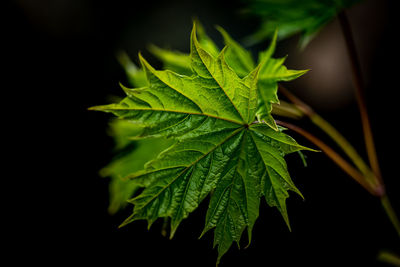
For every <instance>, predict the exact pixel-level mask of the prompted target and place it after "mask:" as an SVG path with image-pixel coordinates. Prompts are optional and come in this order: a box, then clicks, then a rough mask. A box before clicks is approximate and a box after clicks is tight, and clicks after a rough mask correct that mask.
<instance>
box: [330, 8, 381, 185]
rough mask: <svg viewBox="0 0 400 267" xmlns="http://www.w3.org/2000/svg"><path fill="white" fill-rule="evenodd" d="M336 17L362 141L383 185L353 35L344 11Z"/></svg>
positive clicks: (372, 166) (373, 168)
mask: <svg viewBox="0 0 400 267" xmlns="http://www.w3.org/2000/svg"><path fill="white" fill-rule="evenodd" d="M338 17H339V21H340V25H341V28H342V31H343V35H344V39H345V41H346V47H347V52H348V55H349V59H350V63H351V70H352V73H353V82H354V87H355V89H356V92H355V93H356V99H357V104H358V109H359V110H360V115H361V123H362V127H363V133H364V140H365V146H366V149H367V153H368V159H369V162H370V164H371V168H372V170H373V172H374V173H375V176H376V177H377V178H378V181H379V182H380V184H383V181H382V175H381V171H380V167H379V163H378V157H377V155H376V149H375V144H374V139H373V136H372V131H371V123H370V120H369V117H368V112H367V106H366V104H365V95H364V84H363V79H362V74H361V66H360V61H359V59H358V56H357V51H356V46H355V43H354V39H353V34H352V32H351V28H350V23H349V20H348V18H347V15H346V13H345V11H342V12H340V13H339V15H338Z"/></svg>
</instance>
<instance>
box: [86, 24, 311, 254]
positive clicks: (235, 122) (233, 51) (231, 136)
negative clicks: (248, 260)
mask: <svg viewBox="0 0 400 267" xmlns="http://www.w3.org/2000/svg"><path fill="white" fill-rule="evenodd" d="M196 28H197V27H196V25H194V26H193V30H192V33H191V38H190V48H191V49H190V54H189V55H187V54H184V53H179V52H175V51H168V50H164V49H161V48H157V47H155V46H153V47H152V48H151V51H152V52H153V54H155V55H156V56H157V57H158V58H159V59H161V60H162V61H163V63H164V66H165V68H167V70H163V71H158V70H155V69H154V68H153V67H152V66H151V65H150V64H149V63H148V62H147V61H146V60H145V59H144V58H143V57H142V56H141V55H139V59H140V62H141V65H142V70H139V69H137V68H136V67H135V66H134V65H132V63H130V62H129V61H127V60H123V62H124V65H125V67H126V69H127V72H128V73H130V74H131V75H130V77H131V80H132V82H133V83H134V84H136V85H139V86H138V87H139V88H135V89H129V88H126V87H124V86H122V88H123V90H124V91H125V93H126V95H127V96H126V97H125V98H124V99H123V100H122V101H120V102H119V103H116V104H110V105H105V106H97V107H93V108H92V109H93V110H100V111H105V112H111V113H113V114H115V115H116V116H117V117H118V118H120V119H122V121H123V124H121V125H118V124H120V123H121V122H116V123H115V124H114V126H115V127H114V132H116V133H117V132H118V129H125V130H122V132H120V133H119V135H121V134H122V133H123V134H122V135H123V136H127V135H128V136H130V137H134V138H135V139H144V140H143V141H145V142H146V141H149V143H148V146H150V144H151V146H157V144H155V143H151V142H153V141H154V140H157V139H154V138H169V139H170V140H172V141H170V142H171V143H173V144H172V146H170V147H169V148H167V149H166V150H164V151H162V152H161V153H160V154H159V155H158V156H157V157H154V158H153V159H152V160H150V161H149V162H147V163H146V164H145V166H144V169H143V170H137V166H134V167H125V166H126V165H127V164H130V163H129V162H133V161H135V160H137V159H135V155H136V156H138V153H140V154H141V152H137V150H136V151H135V152H132V153H131V154H129V153H128V154H127V155H125V156H124V157H122V158H119V159H117V161H114V162H113V163H111V165H110V166H108V167H107V168H105V171H103V172H104V174H105V175H110V176H113V177H114V182H113V185H114V187H113V188H114V200H115V203H117V204H116V205H115V206H116V207H119V206H120V204H121V200H122V199H123V198H126V197H130V196H132V195H134V194H135V192H136V190H137V189H138V188H144V190H143V191H142V192H141V193H140V194H138V195H134V196H133V198H130V199H129V202H130V203H132V204H133V205H134V209H133V213H132V215H131V216H130V217H129V218H128V219H127V220H126V221H125V222H124V223H123V224H122V225H126V224H128V223H130V222H132V221H135V220H139V219H144V220H147V221H148V224H149V227H150V226H151V224H152V223H153V222H154V221H155V220H157V219H158V218H166V217H169V218H170V219H171V220H170V223H171V230H170V236H171V237H172V236H173V235H174V233H175V231H176V230H177V227H178V226H179V224H180V223H181V221H182V220H183V219H185V218H186V217H187V216H188V215H189V213H190V212H192V211H194V210H195V209H196V208H197V207H198V205H199V204H200V203H201V202H202V201H203V200H204V199H205V198H206V197H207V196H208V195H211V198H210V203H209V208H208V211H207V215H206V220H205V227H204V230H203V233H202V235H203V234H204V233H206V232H207V231H209V230H210V229H213V228H215V230H214V246H218V254H219V255H218V262H219V260H220V258H221V257H222V255H223V254H225V253H226V251H227V250H228V249H229V248H230V246H231V245H232V243H233V242H234V241H236V242H237V243H239V241H240V239H241V236H242V233H243V231H244V230H245V229H246V227H247V232H248V236H249V243H250V241H251V233H252V228H253V226H254V223H255V221H256V219H257V217H258V213H259V205H260V198H261V197H262V196H264V197H265V199H266V202H267V203H268V205H269V206H271V207H277V208H278V210H279V211H280V212H281V214H282V216H283V218H284V220H285V221H286V223H287V225H288V226H289V220H288V215H287V210H286V204H285V201H286V198H287V197H288V196H289V193H288V191H289V190H290V191H293V192H296V193H297V194H299V195H300V196H301V193H300V192H299V190H298V189H297V188H296V187H295V185H294V183H293V181H292V180H291V178H290V176H289V172H288V170H287V165H286V162H285V159H284V156H285V155H287V154H289V153H292V152H295V151H300V150H304V149H307V148H305V147H303V146H301V145H299V144H298V143H297V142H296V141H295V140H293V139H292V138H291V137H290V136H288V135H286V134H285V133H283V132H282V129H281V128H280V127H278V126H277V125H276V124H275V121H274V119H273V118H272V116H271V109H272V107H271V104H272V103H279V101H278V98H277V87H278V86H277V83H278V82H279V81H290V80H293V79H295V78H297V77H299V76H301V75H302V74H304V73H305V72H306V71H297V70H288V69H287V68H286V67H285V66H284V65H283V63H284V60H285V58H280V59H275V58H272V54H273V53H274V50H275V44H276V38H277V33H275V34H274V37H273V39H272V42H271V45H270V46H269V48H268V49H267V50H265V51H263V52H261V53H260V55H259V57H258V62H257V64H256V62H255V61H254V60H253V58H252V56H251V54H250V53H249V52H248V51H246V50H245V49H244V48H243V47H241V46H240V45H239V44H238V43H237V42H235V41H234V40H233V39H232V38H231V37H230V36H229V35H228V34H227V33H226V32H225V31H224V30H223V29H222V28H218V30H219V31H220V32H221V34H222V35H223V37H224V41H225V44H226V46H225V47H224V48H223V49H222V51H220V50H219V49H218V47H217V46H216V45H215V43H214V42H213V41H212V40H211V39H210V38H209V37H208V36H207V35H206V34H205V32H204V30H203V28H201V27H198V29H197V30H196ZM143 73H144V74H145V75H143ZM144 76H145V78H146V79H144ZM132 125H133V126H132ZM124 127H125V128H124ZM117 136H118V133H117ZM148 138H152V139H148ZM143 141H140V142H143ZM139 144H140V143H139ZM122 146H125V147H126V143H123V145H122ZM148 146H147V147H148ZM143 147H144V148H145V147H146V144H145V145H144V146H143ZM162 147H163V146H160V147H159V148H158V149H155V150H154V151H153V152H152V153H157V152H158V151H160V150H161V149H162ZM156 150H157V151H156ZM135 153H136V154H135ZM152 153H150V154H152ZM153 155H154V154H152V155H151V156H153ZM142 160H144V159H141V161H140V162H139V164H140V163H142ZM113 164H114V165H113ZM136 170H137V171H136ZM132 172H133V173H132ZM121 177H123V179H122V181H121V179H120V178H121ZM115 180H119V181H115ZM118 190H119V192H118ZM117 196H119V197H117ZM289 227H290V226H289Z"/></svg>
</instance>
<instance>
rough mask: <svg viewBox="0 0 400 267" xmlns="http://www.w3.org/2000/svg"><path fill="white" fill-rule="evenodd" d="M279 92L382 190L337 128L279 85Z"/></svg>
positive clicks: (371, 182) (374, 185) (370, 181)
mask: <svg viewBox="0 0 400 267" xmlns="http://www.w3.org/2000/svg"><path fill="white" fill-rule="evenodd" d="M279 92H280V93H282V94H283V95H284V96H285V97H287V98H288V99H289V100H290V101H291V102H292V103H293V104H294V105H295V107H296V108H297V109H298V110H299V111H302V112H303V113H304V115H306V116H307V117H308V118H309V119H310V120H311V122H312V123H313V124H314V125H316V126H317V127H318V128H320V129H321V130H322V131H324V132H325V133H326V134H327V135H328V136H329V137H330V138H331V139H332V140H333V141H334V142H335V143H336V144H337V145H338V146H339V147H340V148H341V149H342V150H343V152H344V153H345V154H346V155H347V156H348V157H349V158H350V159H351V161H352V162H353V163H354V165H355V166H356V167H357V168H358V170H359V171H360V172H361V173H362V174H363V175H364V177H365V179H367V180H368V182H369V183H370V184H371V185H372V186H373V187H375V188H381V189H382V187H381V185H380V183H379V180H378V179H377V178H376V177H375V174H374V173H373V172H372V171H371V168H370V167H369V166H368V165H367V164H366V163H365V162H364V160H363V159H362V157H361V156H360V155H359V154H358V153H357V151H356V149H355V148H354V147H353V146H352V145H351V144H350V142H349V141H347V139H346V138H345V137H344V136H343V135H342V134H341V133H340V132H339V131H338V130H336V128H335V127H333V126H332V125H331V124H330V123H329V122H328V121H326V120H325V119H324V118H322V117H321V116H320V115H318V114H317V113H316V112H315V111H314V110H313V109H312V108H311V107H310V106H309V105H307V104H306V103H304V102H303V101H302V100H301V99H299V98H298V97H297V96H296V95H294V94H293V93H291V92H290V91H289V90H288V89H286V88H285V87H283V86H282V85H279Z"/></svg>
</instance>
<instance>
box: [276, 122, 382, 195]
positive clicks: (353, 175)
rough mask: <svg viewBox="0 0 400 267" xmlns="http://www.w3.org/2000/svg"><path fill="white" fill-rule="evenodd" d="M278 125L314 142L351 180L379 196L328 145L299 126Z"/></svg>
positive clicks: (283, 123)
mask: <svg viewBox="0 0 400 267" xmlns="http://www.w3.org/2000/svg"><path fill="white" fill-rule="evenodd" d="M276 124H278V125H281V126H283V127H286V128H288V129H290V130H292V131H294V132H296V133H298V134H300V135H302V136H303V137H305V138H306V139H308V140H309V141H310V142H312V143H313V144H314V145H316V146H317V147H318V148H319V149H321V150H322V151H323V152H324V153H325V154H326V155H327V156H328V157H329V158H330V159H331V160H332V161H333V162H334V163H336V164H337V165H338V166H339V167H340V168H341V169H342V170H343V171H345V172H346V173H347V174H348V175H349V176H350V177H351V178H353V179H354V180H355V181H356V182H357V183H359V184H360V185H361V186H362V187H363V188H365V189H366V190H367V191H368V192H369V193H371V194H372V195H374V196H379V193H380V192H379V191H376V190H375V187H373V186H372V185H371V184H370V183H367V182H366V180H365V179H364V176H363V174H362V173H360V172H359V171H358V170H357V169H355V168H354V167H353V166H351V165H350V164H349V163H348V162H347V161H346V160H344V159H343V158H342V157H341V156H340V155H339V154H338V153H336V152H335V151H334V150H333V149H332V148H330V147H329V146H328V145H326V144H325V143H324V142H322V141H321V140H320V139H318V138H317V137H315V136H313V135H312V134H310V133H309V132H307V131H306V130H304V129H302V128H300V127H298V126H295V125H293V124H291V123H288V122H283V121H279V120H276Z"/></svg>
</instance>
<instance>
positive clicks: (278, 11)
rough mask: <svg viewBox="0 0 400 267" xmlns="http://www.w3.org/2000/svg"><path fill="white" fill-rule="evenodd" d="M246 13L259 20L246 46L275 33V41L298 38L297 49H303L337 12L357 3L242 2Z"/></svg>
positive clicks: (348, 0)
mask: <svg viewBox="0 0 400 267" xmlns="http://www.w3.org/2000/svg"><path fill="white" fill-rule="evenodd" d="M246 2H247V3H248V8H247V9H246V13H250V14H253V15H255V16H257V17H259V18H261V20H262V23H261V27H260V29H259V30H258V31H257V32H256V33H254V34H253V35H251V36H249V37H248V38H247V40H246V41H245V42H246V43H247V44H248V45H251V44H254V43H258V42H260V41H262V40H264V39H266V38H269V37H270V36H272V35H273V34H274V32H275V30H276V29H277V28H278V29H279V37H280V38H287V37H290V36H292V35H294V34H296V33H300V34H301V38H300V47H302V48H304V47H305V46H306V45H307V44H308V43H309V42H310V41H311V40H312V38H313V37H314V36H315V35H316V34H317V33H318V31H319V30H320V29H321V28H322V27H324V26H325V25H326V24H327V23H328V22H330V21H331V20H332V19H333V18H334V17H335V16H336V15H337V14H338V13H339V12H340V11H341V10H343V9H345V8H348V7H350V6H352V5H353V4H355V3H357V2H360V0H303V1H297V0H285V1H277V0H246Z"/></svg>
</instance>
